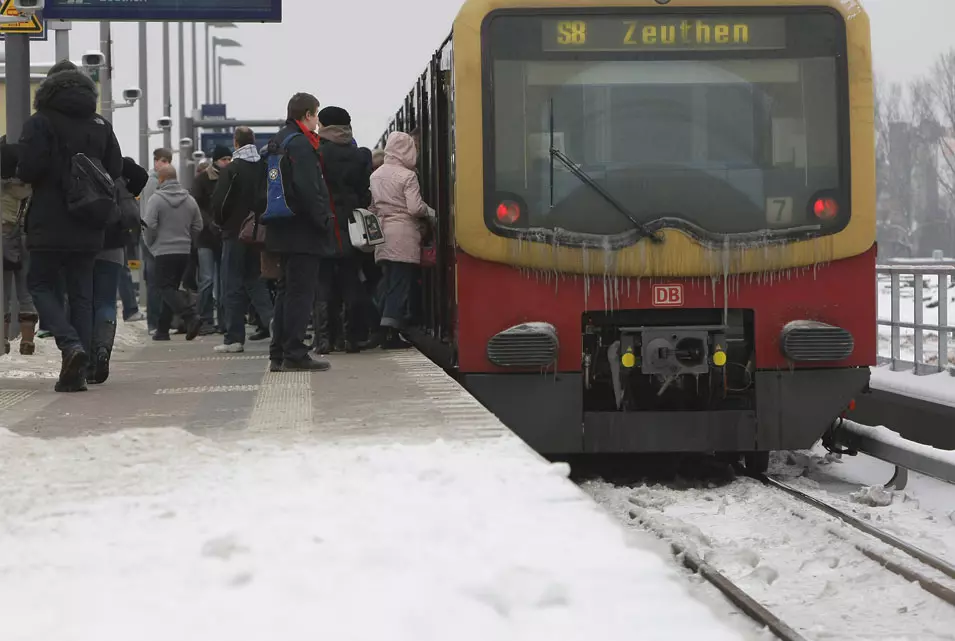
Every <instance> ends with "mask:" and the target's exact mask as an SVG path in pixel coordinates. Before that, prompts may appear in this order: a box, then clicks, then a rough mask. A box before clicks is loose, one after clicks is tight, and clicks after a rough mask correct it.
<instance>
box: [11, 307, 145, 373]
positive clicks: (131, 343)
mask: <svg viewBox="0 0 955 641" xmlns="http://www.w3.org/2000/svg"><path fill="white" fill-rule="evenodd" d="M147 338H149V335H148V334H147V333H146V323H145V322H143V321H141V322H133V323H124V322H123V321H122V319H120V321H119V323H118V324H117V326H116V340H115V342H114V345H113V353H114V354H121V353H122V352H124V351H131V350H135V349H137V348H138V347H141V346H142V345H143V343H144V342H145V341H146V339H147ZM35 342H36V353H35V354H33V355H32V356H21V355H20V339H19V337H18V338H16V339H14V340H13V341H11V342H10V353H9V354H7V355H3V354H0V379H4V378H49V379H56V378H57V377H58V376H59V375H60V363H61V360H60V351H59V350H58V349H57V348H56V342H55V341H54V340H53V337H50V338H38V339H36V341H35ZM0 352H2V350H0Z"/></svg>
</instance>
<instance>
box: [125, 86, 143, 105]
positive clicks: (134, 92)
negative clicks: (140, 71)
mask: <svg viewBox="0 0 955 641" xmlns="http://www.w3.org/2000/svg"><path fill="white" fill-rule="evenodd" d="M142 97H143V92H142V91H140V89H139V87H130V88H129V89H123V100H125V101H126V102H130V103H132V102H136V101H137V100H139V99H140V98H142Z"/></svg>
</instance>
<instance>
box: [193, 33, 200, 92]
mask: <svg viewBox="0 0 955 641" xmlns="http://www.w3.org/2000/svg"><path fill="white" fill-rule="evenodd" d="M197 53H198V47H197V46H196V23H195V22H193V23H192V110H193V111H195V110H196V109H198V108H199V56H198V55H197Z"/></svg>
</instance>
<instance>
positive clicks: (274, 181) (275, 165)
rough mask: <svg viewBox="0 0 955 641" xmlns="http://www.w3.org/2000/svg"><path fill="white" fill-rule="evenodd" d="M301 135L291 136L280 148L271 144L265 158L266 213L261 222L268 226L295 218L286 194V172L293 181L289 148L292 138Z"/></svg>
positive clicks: (294, 134) (293, 134)
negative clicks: (288, 153)
mask: <svg viewBox="0 0 955 641" xmlns="http://www.w3.org/2000/svg"><path fill="white" fill-rule="evenodd" d="M301 135H302V134H300V133H297V132H296V133H292V134H289V135H288V136H287V137H286V138H285V140H283V141H282V143H281V144H280V145H278V146H276V145H275V143H274V141H273V142H272V143H269V148H268V154H267V155H266V157H265V158H263V161H264V164H265V199H266V204H265V211H264V212H263V213H262V217H261V218H260V222H261V223H262V224H263V225H267V224H269V223H271V222H276V221H281V220H286V219H288V218H292V217H293V216H295V212H294V211H292V209H291V207H289V204H288V198H287V197H286V193H285V186H286V180H287V179H286V172H288V180H290V179H291V172H292V166H291V164H290V162H289V160H288V155H287V148H288V144H289V142H290V141H291V140H292V138H295V137H296V136H301ZM260 184H261V183H260Z"/></svg>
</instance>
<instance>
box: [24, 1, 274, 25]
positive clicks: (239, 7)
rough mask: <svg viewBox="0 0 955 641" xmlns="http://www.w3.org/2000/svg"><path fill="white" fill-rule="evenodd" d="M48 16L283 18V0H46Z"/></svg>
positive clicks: (205, 19)
mask: <svg viewBox="0 0 955 641" xmlns="http://www.w3.org/2000/svg"><path fill="white" fill-rule="evenodd" d="M43 17H44V18H46V19H48V20H75V21H83V20H111V21H117V22H122V21H146V20H151V21H170V20H172V21H176V22H281V21H282V0H46V7H45V8H44V10H43Z"/></svg>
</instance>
